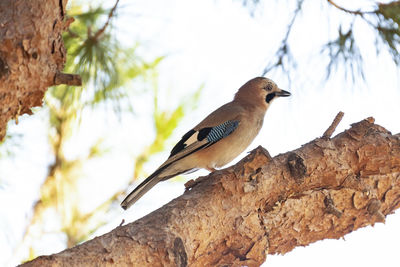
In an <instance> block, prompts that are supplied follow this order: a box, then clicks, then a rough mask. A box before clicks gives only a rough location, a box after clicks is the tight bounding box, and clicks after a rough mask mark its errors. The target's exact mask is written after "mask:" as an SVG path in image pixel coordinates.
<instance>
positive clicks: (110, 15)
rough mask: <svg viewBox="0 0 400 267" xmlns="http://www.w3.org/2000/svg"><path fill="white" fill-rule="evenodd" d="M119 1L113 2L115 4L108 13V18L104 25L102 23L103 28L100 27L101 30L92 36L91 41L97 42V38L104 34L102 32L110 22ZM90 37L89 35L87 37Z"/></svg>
mask: <svg viewBox="0 0 400 267" xmlns="http://www.w3.org/2000/svg"><path fill="white" fill-rule="evenodd" d="M118 3H119V0H117V1H115V4H114V6H113V8H112V9H111V10H110V13H109V14H108V18H107V21H106V23H104V25H103V27H101V29H99V30H98V31H97V32H96V33H95V34H94V36H93V40H98V39H99V37H100V36H101V35H102V34H103V33H104V31H105V30H106V28H107V26H108V24H110V20H111V18H112V17H113V16H114V12H115V10H116V9H117V6H118ZM89 36H90V35H89Z"/></svg>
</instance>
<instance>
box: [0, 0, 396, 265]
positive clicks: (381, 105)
mask: <svg viewBox="0 0 400 267" xmlns="http://www.w3.org/2000/svg"><path fill="white" fill-rule="evenodd" d="M240 2H241V1H236V2H235V3H234V4H232V3H231V1H227V0H217V1H215V0H203V1H194V0H191V1H188V0H186V1H184V0H172V1H162V0H152V1H146V0H141V1H135V2H134V3H133V2H132V3H124V8H123V9H122V10H121V17H120V23H121V24H120V26H121V27H122V28H123V29H122V31H121V39H123V41H124V42H128V43H133V42H134V41H136V40H141V41H140V43H141V46H142V48H141V52H142V53H144V54H145V55H147V56H148V57H149V58H152V57H154V56H159V55H166V56H167V57H166V59H165V60H164V62H163V63H162V64H161V65H160V68H159V73H160V78H159V85H160V93H161V96H162V97H161V98H160V101H161V104H162V105H163V106H164V107H166V108H168V107H170V108H173V107H174V105H176V104H177V103H179V101H180V99H182V97H184V96H187V95H189V94H190V93H191V92H194V91H195V90H196V89H197V88H199V86H201V85H202V84H204V86H205V87H204V89H203V93H202V97H201V100H200V104H199V106H198V108H196V109H195V110H194V111H192V112H191V113H189V114H187V117H186V118H185V119H184V120H183V122H182V124H181V125H180V126H179V127H178V129H177V130H176V133H175V138H173V139H174V140H171V141H170V145H169V147H171V148H172V146H173V144H174V141H175V140H177V139H178V138H179V137H180V136H181V135H183V134H184V133H186V132H187V130H188V129H190V128H191V127H192V126H193V125H194V124H196V123H197V122H198V121H200V120H201V119H202V118H204V116H206V115H207V114H208V113H210V112H211V111H213V110H214V109H215V108H217V107H219V106H220V105H222V104H224V103H226V102H228V101H230V100H231V99H232V97H233V94H234V93H235V92H236V90H237V89H238V88H239V87H240V86H241V85H242V84H243V83H244V82H246V81H247V80H249V79H251V78H253V77H255V76H259V75H260V74H261V71H262V69H263V67H264V66H265V64H266V62H267V61H268V60H269V59H271V58H272V56H273V54H274V52H275V51H276V49H277V48H278V46H279V41H280V40H281V38H282V37H283V35H284V33H285V26H286V25H287V21H288V19H289V15H290V14H291V13H290V11H292V10H293V9H294V8H295V5H294V3H296V1H294V0H288V1H268V5H266V4H265V5H263V6H261V11H260V12H258V13H257V14H256V16H255V18H252V17H251V16H250V15H249V12H248V10H246V9H245V8H243V7H242V6H241V4H240ZM338 2H339V1H338ZM342 2H343V3H345V2H346V1H342ZM360 2H361V3H364V6H365V3H371V1H352V3H353V4H354V5H357V4H358V3H360ZM277 3H278V4H277ZM339 3H340V2H339ZM155 7H157V8H155ZM348 7H349V8H351V6H348ZM327 16H328V17H329V20H328V19H327ZM298 19H299V20H298V24H297V26H296V27H295V28H293V35H292V36H291V38H290V44H291V48H292V50H293V52H294V53H295V55H296V56H297V57H298V58H299V62H298V68H297V69H296V70H295V71H293V72H292V74H291V79H292V83H291V84H289V82H288V81H287V79H286V76H285V75H282V74H281V73H279V72H275V73H271V74H270V75H268V77H269V78H272V79H273V80H274V81H275V82H276V83H277V84H278V85H279V86H280V87H281V88H283V89H285V90H288V91H291V92H292V97H290V98H285V99H279V100H277V101H275V102H274V104H273V105H272V107H271V109H270V110H269V111H268V112H267V115H266V118H265V122H264V127H263V129H262V131H261V133H260V134H259V136H258V137H257V138H256V140H255V141H254V142H253V144H252V145H251V147H249V149H248V150H247V151H250V150H251V149H253V148H254V147H256V146H258V145H262V146H264V147H265V148H267V149H268V150H269V152H270V153H271V155H276V154H279V153H283V152H286V151H289V150H293V149H296V148H298V147H299V146H301V145H302V144H304V143H306V142H308V141H310V140H312V139H314V138H316V137H319V136H321V135H322V133H323V132H324V131H325V129H326V128H327V127H328V126H329V124H330V123H331V121H332V119H333V118H334V116H335V115H336V114H337V112H338V111H343V112H345V117H344V118H343V120H342V122H341V124H340V125H339V127H338V129H337V131H336V133H339V132H341V131H343V130H344V129H346V128H348V127H349V125H350V124H351V123H353V122H357V121H360V120H362V119H364V118H366V117H369V116H373V117H375V119H376V123H378V124H380V125H382V126H384V127H386V128H387V129H388V130H390V131H392V132H393V133H398V132H400V121H399V119H398V114H400V105H399V99H400V90H399V89H400V86H399V80H398V77H399V76H398V74H399V73H398V69H396V68H395V67H394V65H393V64H392V63H391V60H390V57H389V55H387V54H386V53H381V54H380V55H379V56H378V57H376V56H375V54H374V51H375V50H374V48H373V47H372V46H373V39H372V37H371V35H370V32H369V31H368V29H366V28H365V27H363V25H362V24H356V27H357V30H358V33H359V34H358V35H357V38H358V39H359V40H360V43H362V46H361V47H360V49H361V51H362V53H364V54H363V56H364V59H365V63H366V64H365V76H366V77H367V83H364V82H362V81H360V80H356V82H355V83H354V84H352V83H351V82H345V81H344V79H343V71H339V72H338V73H337V75H334V76H333V77H332V78H331V79H330V80H328V81H327V82H324V77H325V72H324V71H325V64H326V63H327V62H326V61H324V62H323V60H324V58H323V57H322V56H321V55H320V54H319V51H320V50H321V45H322V44H323V42H326V41H327V38H329V37H330V38H333V37H334V36H335V33H336V31H337V28H338V22H339V21H348V19H347V18H346V17H345V16H343V14H342V13H340V12H338V11H336V10H333V9H327V4H326V3H325V1H324V2H323V3H322V1H311V0H310V1H306V6H305V8H304V12H303V13H302V14H301V15H300V16H299V18H298ZM149 101H151V100H150V99H146V98H139V99H137V100H134V107H135V116H132V115H126V116H123V118H122V119H121V121H118V120H117V119H116V118H113V117H110V118H107V119H106V120H103V119H102V118H98V117H101V116H104V114H102V113H101V112H100V113H99V112H97V113H93V112H86V113H85V115H84V118H83V123H82V125H83V128H82V131H81V133H80V135H79V137H77V138H76V139H75V140H74V141H76V143H74V144H73V145H71V147H70V149H71V151H68V153H70V155H71V156H72V155H75V154H79V153H80V152H81V151H83V150H84V149H85V148H86V147H88V146H89V145H90V142H94V140H97V138H99V137H101V136H105V138H106V144H107V145H108V146H109V147H112V150H111V152H110V153H109V154H108V155H107V156H106V157H104V159H102V160H99V161H97V162H93V163H91V164H90V165H89V166H87V167H86V168H85V174H86V175H87V179H85V180H84V181H83V182H82V187H81V189H80V190H82V192H81V193H82V194H83V195H85V194H86V195H88V196H89V197H90V198H92V200H93V202H94V201H96V200H97V201H101V200H102V199H105V198H106V197H105V195H107V196H109V195H110V194H113V193H114V192H115V191H117V190H120V189H122V188H123V186H124V184H125V183H126V181H127V179H129V177H130V175H131V174H132V159H133V157H134V156H135V155H136V154H137V153H139V152H140V151H141V148H143V147H144V146H145V145H146V144H148V143H150V142H151V137H152V135H153V128H152V124H151V120H150V116H149V115H148V114H149V113H150V105H148V102H149ZM99 114H101V116H99ZM96 116H98V117H96ZM43 120H44V117H43V114H41V112H38V113H37V114H36V115H34V116H33V118H28V119H24V120H23V121H22V122H21V123H20V124H19V125H18V126H17V127H12V129H13V130H14V131H16V132H28V134H27V137H26V138H24V139H23V140H22V141H21V147H23V151H24V153H18V157H16V159H15V160H12V159H10V160H1V161H0V175H1V176H0V178H1V179H2V180H3V179H4V180H5V181H6V182H7V183H6V186H5V189H4V190H2V191H1V194H0V218H1V219H0V227H1V229H5V231H4V232H3V231H2V233H0V251H2V252H4V253H5V254H6V257H1V259H0V265H2V266H3V265H5V264H10V265H15V264H16V263H18V260H17V259H13V260H11V261H10V260H8V255H11V253H12V251H13V246H15V244H17V243H18V240H19V238H20V237H21V236H22V232H21V229H24V224H25V223H27V217H28V216H29V214H30V213H29V210H30V207H31V206H30V205H32V201H34V200H35V198H37V196H38V190H39V186H40V183H41V181H42V180H43V177H45V174H46V163H48V162H49V160H50V159H51V158H50V157H49V154H50V151H49V147H48V146H47V145H46V131H45V129H44V127H45V122H43ZM110 129H112V131H110ZM168 153H169V149H168V150H167V151H165V152H164V153H161V154H160V155H157V156H155V157H154V158H153V159H152V160H151V162H149V163H148V164H146V166H145V169H146V171H147V172H149V173H151V172H152V170H154V169H155V168H156V167H157V165H158V164H160V163H161V162H162V161H163V160H164V159H165V158H166V157H167V155H168ZM32 155H35V157H32ZM242 156H243V155H242ZM242 156H240V157H239V158H241V157H242ZM239 158H238V159H239ZM40 166H43V167H40ZM206 173H207V172H205V171H203V172H197V173H194V174H191V175H188V176H187V177H188V179H189V178H194V177H197V176H198V175H203V174H206ZM183 188H184V186H183V183H180V182H171V183H168V182H166V183H161V184H159V185H157V186H156V187H154V188H153V189H152V190H151V191H150V192H149V193H148V194H146V195H145V196H144V197H143V198H142V199H141V200H140V201H139V202H138V203H137V204H135V206H134V207H132V208H131V209H130V210H128V211H126V212H123V211H122V210H121V209H120V208H119V207H117V206H116V207H115V209H116V212H115V214H113V216H114V217H113V218H110V220H111V223H110V224H109V225H108V226H106V227H103V228H102V229H101V230H100V231H98V232H97V233H96V235H99V234H101V233H104V232H106V231H109V230H111V229H113V228H114V227H116V226H117V225H118V224H119V223H120V222H121V219H122V218H125V220H126V221H127V222H129V221H133V220H135V219H138V218H140V217H142V216H143V215H145V214H147V213H149V212H151V211H153V210H154V209H156V208H158V207H160V206H161V205H163V204H165V203H167V202H168V201H169V200H171V199H173V198H175V197H177V196H179V195H180V194H181V193H182V192H183ZM85 205H86V206H85ZM90 206H91V204H90V202H89V204H85V203H83V208H84V209H85V208H86V209H90ZM49 224H51V223H50V222H49ZM398 225H400V216H399V215H398V214H394V215H389V216H388V217H387V221H386V224H385V225H384V224H377V225H375V227H366V228H364V229H360V230H357V231H356V232H354V233H352V234H349V235H347V236H346V237H345V239H346V240H324V241H320V242H317V243H315V244H312V245H310V246H308V247H306V248H296V249H295V250H294V251H292V252H290V253H288V254H286V255H284V256H268V259H267V264H268V266H290V265H293V264H296V266H309V267H311V266H321V263H322V262H323V265H324V266H325V267H326V266H340V265H343V266H351V265H354V264H357V266H395V265H396V264H395V262H397V261H398V260H397V258H396V252H397V250H398V248H397V246H396V245H395V244H396V243H395V242H396V241H397V238H398V237H400V230H399V229H398V228H399V227H398ZM43 240H44V241H43ZM43 240H42V241H43V242H42V244H43V245H42V251H43V253H46V254H48V253H53V252H57V251H59V250H61V249H63V240H62V239H60V236H57V235H53V236H48V237H46V238H43ZM10 244H11V245H10ZM20 256H21V255H20ZM5 259H6V260H5ZM327 259H329V260H327ZM3 263H4V264H3Z"/></svg>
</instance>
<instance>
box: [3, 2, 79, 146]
mask: <svg viewBox="0 0 400 267" xmlns="http://www.w3.org/2000/svg"><path fill="white" fill-rule="evenodd" d="M66 5H67V0H47V1H44V0H1V1H0V141H1V140H2V139H3V137H4V136H5V133H6V125H7V122H8V121H9V120H10V119H13V118H18V116H19V115H22V114H25V113H28V114H30V113H31V110H30V109H31V107H34V106H40V105H41V104H42V98H43V95H44V93H45V91H46V89H47V88H48V87H49V86H52V85H55V84H57V83H58V84H59V83H65V82H60V77H63V76H64V75H63V74H62V73H61V70H62V69H63V68H64V63H65V57H66V52H65V49H64V43H63V40H62V36H61V34H62V32H63V31H64V30H65V29H66V28H68V25H69V24H70V23H71V22H72V21H73V19H69V20H65V7H66Z"/></svg>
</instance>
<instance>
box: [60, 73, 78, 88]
mask: <svg viewBox="0 0 400 267" xmlns="http://www.w3.org/2000/svg"><path fill="white" fill-rule="evenodd" d="M59 84H66V85H74V86H81V85H82V78H81V76H80V75H78V74H69V73H62V72H57V73H56V75H55V76H54V85H59Z"/></svg>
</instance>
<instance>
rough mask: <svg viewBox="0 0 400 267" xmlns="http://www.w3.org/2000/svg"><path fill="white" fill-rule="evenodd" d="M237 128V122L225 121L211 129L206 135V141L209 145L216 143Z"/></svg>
mask: <svg viewBox="0 0 400 267" xmlns="http://www.w3.org/2000/svg"><path fill="white" fill-rule="evenodd" d="M238 126H239V121H226V122H224V123H222V124H220V125H217V126H215V127H213V128H212V129H211V131H210V132H209V133H208V135H207V141H208V142H210V143H215V142H218V141H219V140H221V139H223V138H225V137H227V136H228V135H230V134H231V133H232V132H233V131H234V130H235V129H236V128H237V127H238Z"/></svg>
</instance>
